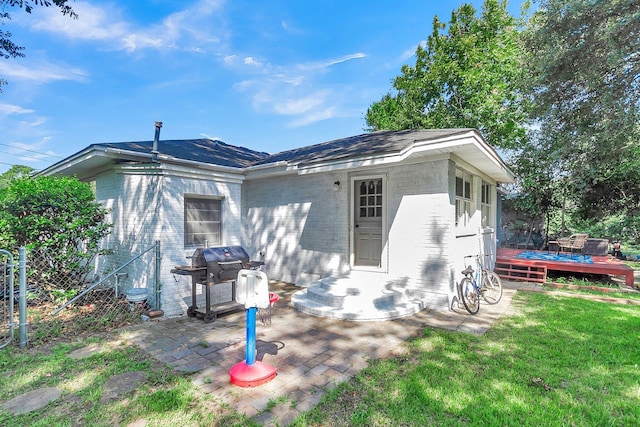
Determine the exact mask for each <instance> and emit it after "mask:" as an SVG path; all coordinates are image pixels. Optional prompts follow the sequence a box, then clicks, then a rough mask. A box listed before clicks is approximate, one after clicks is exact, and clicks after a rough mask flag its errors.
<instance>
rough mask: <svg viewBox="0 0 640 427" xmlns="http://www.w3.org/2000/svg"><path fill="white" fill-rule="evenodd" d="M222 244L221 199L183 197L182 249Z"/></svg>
mask: <svg viewBox="0 0 640 427" xmlns="http://www.w3.org/2000/svg"><path fill="white" fill-rule="evenodd" d="M205 244H206V245H207V246H213V245H220V244H222V199H220V198H208V197H198V196H187V195H185V196H184V247H185V248H195V247H202V246H205Z"/></svg>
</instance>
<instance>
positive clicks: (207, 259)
mask: <svg viewBox="0 0 640 427" xmlns="http://www.w3.org/2000/svg"><path fill="white" fill-rule="evenodd" d="M231 261H240V262H241V263H242V264H246V263H248V262H249V254H248V253H247V252H246V251H245V250H244V248H243V247H242V246H220V247H214V248H197V249H196V250H195V252H194V253H193V256H192V257H191V265H192V266H193V267H207V265H208V264H209V263H211V262H212V263H218V262H223V263H224V262H231Z"/></svg>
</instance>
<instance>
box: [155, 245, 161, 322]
mask: <svg viewBox="0 0 640 427" xmlns="http://www.w3.org/2000/svg"><path fill="white" fill-rule="evenodd" d="M155 278H156V283H155V286H156V309H157V310H161V309H162V299H161V295H162V291H161V290H160V240H156V271H155Z"/></svg>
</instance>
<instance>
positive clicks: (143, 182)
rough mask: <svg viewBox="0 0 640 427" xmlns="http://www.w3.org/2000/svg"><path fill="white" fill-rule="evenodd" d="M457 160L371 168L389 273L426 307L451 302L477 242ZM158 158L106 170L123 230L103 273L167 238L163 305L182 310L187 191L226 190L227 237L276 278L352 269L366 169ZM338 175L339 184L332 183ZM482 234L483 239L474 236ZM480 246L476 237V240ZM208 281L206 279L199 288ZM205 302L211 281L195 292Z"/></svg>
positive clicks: (144, 279) (133, 274)
mask: <svg viewBox="0 0 640 427" xmlns="http://www.w3.org/2000/svg"><path fill="white" fill-rule="evenodd" d="M455 167H456V165H455V163H454V162H453V161H451V160H446V159H443V160H434V161H431V162H426V163H420V164H409V165H401V166H394V167H389V168H384V169H376V170H375V171H365V172H363V173H365V174H367V175H368V176H373V175H385V176H386V183H387V208H388V211H387V214H388V221H387V237H388V238H387V242H386V245H387V251H388V260H389V262H388V272H389V275H390V276H391V277H393V278H397V279H400V280H402V281H403V283H406V286H407V287H408V288H409V289H413V290H417V291H421V292H423V293H425V295H426V296H425V304H426V305H427V306H428V307H432V308H437V309H443V308H444V307H445V306H450V304H451V300H452V298H453V296H454V295H455V292H456V290H455V284H456V281H457V280H459V277H458V276H459V270H461V268H460V266H461V259H460V257H461V251H464V250H466V249H467V247H466V246H467V245H469V244H471V243H470V242H471V240H469V239H467V238H463V239H460V238H457V234H459V232H460V230H456V229H455V225H454V224H455V218H454V216H455V207H454V206H455V203H454V201H455V200H454V196H453V195H452V192H453V191H454V186H455ZM174 172H175V171H172V170H167V169H164V168H163V166H158V165H141V166H139V167H138V169H136V168H133V167H131V166H129V167H126V168H117V169H116V170H115V171H111V172H106V173H104V174H102V175H100V176H99V177H98V179H97V182H96V190H97V197H98V200H100V201H102V202H103V203H104V204H105V206H106V207H108V208H110V209H112V218H113V219H114V221H115V223H116V227H115V232H114V234H113V235H111V236H110V237H109V238H107V239H106V242H105V244H106V245H107V247H110V248H112V249H113V250H114V251H115V256H113V257H109V258H108V260H109V264H108V263H107V262H102V263H100V264H99V267H98V273H99V274H101V273H102V274H104V272H105V271H109V269H113V268H114V267H113V265H114V264H112V263H111V261H117V262H118V263H123V262H125V261H127V260H128V259H130V258H131V256H134V255H136V254H138V253H140V252H141V251H143V250H145V249H147V248H149V247H151V246H152V245H153V243H154V242H155V240H156V239H158V240H160V242H161V254H162V262H161V273H160V282H161V286H162V309H163V310H164V311H165V313H166V314H167V315H169V316H174V315H179V314H182V313H184V312H185V311H186V309H187V308H188V307H189V306H190V305H191V281H190V278H189V277H188V276H177V275H176V276H174V275H172V274H171V273H170V270H171V268H173V267H174V266H175V265H183V264H190V260H189V259H187V258H186V257H187V256H190V255H191V254H192V253H193V250H192V249H185V248H184V240H183V239H184V237H183V233H184V218H183V216H184V206H183V202H184V199H183V196H184V194H185V193H187V194H191V195H204V196H218V197H222V198H223V204H222V206H223V217H222V221H223V225H222V229H223V243H222V244H223V245H242V246H244V247H245V249H246V250H247V252H249V255H250V256H251V259H254V260H263V261H265V264H266V265H265V272H266V273H267V276H268V277H269V278H272V279H279V280H284V281H288V282H292V283H297V282H298V281H300V279H301V278H305V277H326V276H330V275H343V274H347V273H348V272H349V270H350V268H349V257H350V247H349V239H350V231H349V224H350V215H351V212H350V207H351V197H353V195H352V192H351V191H350V188H349V187H350V182H351V178H352V177H355V178H357V177H358V176H359V175H360V173H358V171H355V172H352V173H353V175H352V173H351V172H350V173H349V174H348V173H347V172H333V173H314V174H307V175H286V176H279V177H271V178H261V179H253V180H249V181H244V183H242V180H241V177H238V176H235V177H233V176H226V177H225V176H222V177H221V176H215V177H214V176H213V175H207V174H204V173H197V172H191V173H174ZM335 181H340V182H341V185H340V188H339V189H338V190H337V191H335V190H334V185H333V183H334V182H335ZM476 242H477V240H476ZM476 244H477V243H476ZM152 255H153V254H152V253H151V254H148V255H145V256H144V257H143V258H142V260H140V261H136V262H134V263H133V264H132V265H131V266H130V267H127V270H126V272H127V273H128V274H129V277H128V278H127V279H126V285H127V286H136V287H147V288H148V289H149V290H150V292H151V290H152V289H153V286H154V281H155V277H154V276H153V262H154V261H153V256H152ZM200 288H202V287H200ZM197 292H198V294H199V297H198V305H199V306H201V307H202V306H204V301H203V298H202V295H201V294H202V293H203V289H198V290H197ZM212 292H213V300H214V302H222V301H228V300H230V299H231V287H230V285H229V284H226V285H222V286H216V287H214V288H213V289H212Z"/></svg>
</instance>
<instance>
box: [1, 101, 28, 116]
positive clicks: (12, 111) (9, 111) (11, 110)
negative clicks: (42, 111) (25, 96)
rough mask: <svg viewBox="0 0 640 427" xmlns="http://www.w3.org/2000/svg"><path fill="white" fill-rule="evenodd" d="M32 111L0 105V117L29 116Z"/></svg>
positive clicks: (15, 106) (10, 105)
mask: <svg viewBox="0 0 640 427" xmlns="http://www.w3.org/2000/svg"><path fill="white" fill-rule="evenodd" d="M33 112H34V110H31V109H27V108H22V107H21V106H19V105H13V104H3V103H0V115H4V116H8V115H9V114H29V113H33Z"/></svg>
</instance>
